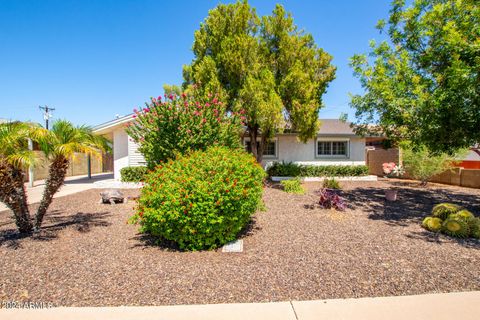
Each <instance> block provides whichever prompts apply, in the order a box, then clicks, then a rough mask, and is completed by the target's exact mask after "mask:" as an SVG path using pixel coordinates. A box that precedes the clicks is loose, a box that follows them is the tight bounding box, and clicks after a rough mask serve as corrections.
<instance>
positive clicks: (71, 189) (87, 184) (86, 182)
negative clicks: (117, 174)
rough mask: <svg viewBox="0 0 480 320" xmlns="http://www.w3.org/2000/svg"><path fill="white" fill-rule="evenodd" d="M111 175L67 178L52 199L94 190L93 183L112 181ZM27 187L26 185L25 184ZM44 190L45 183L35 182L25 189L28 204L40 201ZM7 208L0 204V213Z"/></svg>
mask: <svg viewBox="0 0 480 320" xmlns="http://www.w3.org/2000/svg"><path fill="white" fill-rule="evenodd" d="M112 179H113V173H98V174H94V175H92V178H91V179H89V178H88V177H87V176H75V177H67V178H66V179H65V185H64V186H62V187H61V188H60V190H59V191H58V192H57V193H56V194H55V195H54V196H53V197H54V198H58V197H63V196H67V195H69V194H72V193H77V192H81V191H85V190H88V189H92V188H94V187H95V186H94V182H98V181H103V180H112ZM25 186H27V184H25ZM44 189H45V181H44V180H38V181H35V183H34V186H33V187H32V188H29V187H27V196H28V203H29V204H32V203H37V202H40V200H41V199H42V194H43V190H44ZM7 209H8V208H7V206H6V205H5V204H3V203H1V202H0V211H3V210H7Z"/></svg>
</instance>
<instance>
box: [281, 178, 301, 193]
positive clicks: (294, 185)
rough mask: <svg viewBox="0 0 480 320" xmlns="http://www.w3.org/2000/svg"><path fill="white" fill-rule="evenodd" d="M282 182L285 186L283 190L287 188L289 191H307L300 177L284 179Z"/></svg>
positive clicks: (286, 190)
mask: <svg viewBox="0 0 480 320" xmlns="http://www.w3.org/2000/svg"><path fill="white" fill-rule="evenodd" d="M280 184H281V185H282V186H283V190H285V192H287V193H295V194H304V193H305V189H303V186H302V183H301V181H300V179H292V180H283V181H281V182H280Z"/></svg>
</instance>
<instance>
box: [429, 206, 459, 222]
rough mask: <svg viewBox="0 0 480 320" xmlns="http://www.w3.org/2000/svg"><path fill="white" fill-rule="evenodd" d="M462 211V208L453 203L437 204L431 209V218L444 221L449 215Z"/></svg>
mask: <svg viewBox="0 0 480 320" xmlns="http://www.w3.org/2000/svg"><path fill="white" fill-rule="evenodd" d="M460 210H462V207H460V206H459V205H456V204H453V203H439V204H437V205H435V206H434V207H433V209H432V216H434V217H437V218H440V219H442V220H445V219H447V218H448V216H449V215H451V214H454V213H457V212H458V211H460Z"/></svg>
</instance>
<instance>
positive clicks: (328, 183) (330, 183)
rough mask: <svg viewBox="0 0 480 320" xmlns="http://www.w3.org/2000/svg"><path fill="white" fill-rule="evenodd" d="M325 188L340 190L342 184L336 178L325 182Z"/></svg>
mask: <svg viewBox="0 0 480 320" xmlns="http://www.w3.org/2000/svg"><path fill="white" fill-rule="evenodd" d="M323 187H324V188H326V189H340V184H339V183H338V181H337V180H335V178H332V179H325V180H323Z"/></svg>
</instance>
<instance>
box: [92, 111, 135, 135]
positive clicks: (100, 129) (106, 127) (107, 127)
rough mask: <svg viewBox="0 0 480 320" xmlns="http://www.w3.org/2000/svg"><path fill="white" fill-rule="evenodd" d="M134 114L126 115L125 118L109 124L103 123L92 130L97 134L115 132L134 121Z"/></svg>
mask: <svg viewBox="0 0 480 320" xmlns="http://www.w3.org/2000/svg"><path fill="white" fill-rule="evenodd" d="M133 119H134V118H133V113H132V114H129V115H126V116H124V117H120V118H118V119H114V120H111V121H108V122H104V123H101V124H99V125H97V126H95V127H93V128H92V130H93V132H94V133H95V134H106V133H109V132H112V131H114V130H115V129H117V128H119V127H121V126H122V125H125V123H128V122H131V121H133Z"/></svg>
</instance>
